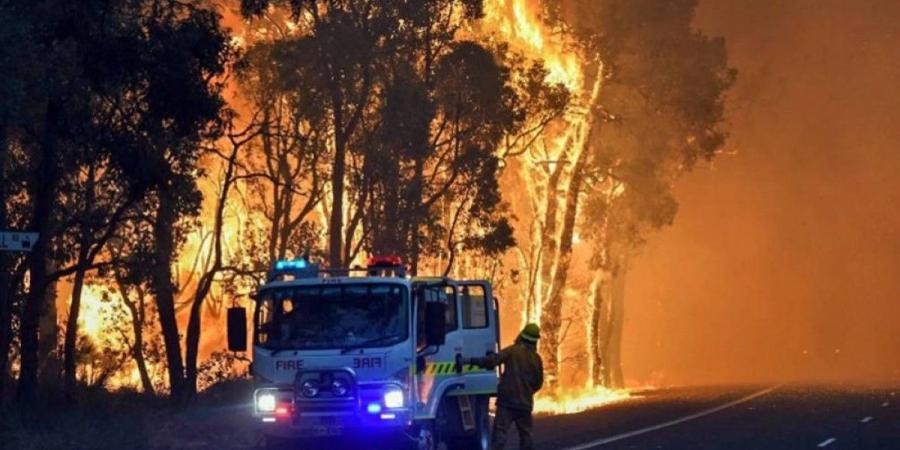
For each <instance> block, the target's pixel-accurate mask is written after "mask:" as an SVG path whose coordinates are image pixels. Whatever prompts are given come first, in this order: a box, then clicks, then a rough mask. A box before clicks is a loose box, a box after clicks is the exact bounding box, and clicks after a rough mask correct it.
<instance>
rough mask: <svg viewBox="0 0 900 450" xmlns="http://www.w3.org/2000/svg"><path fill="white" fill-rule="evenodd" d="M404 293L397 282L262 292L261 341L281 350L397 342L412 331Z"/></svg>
mask: <svg viewBox="0 0 900 450" xmlns="http://www.w3.org/2000/svg"><path fill="white" fill-rule="evenodd" d="M405 292H406V289H405V288H404V287H403V286H401V285H397V284H352V285H317V286H298V287H285V288H272V289H266V290H263V291H261V292H260V296H259V300H258V302H257V308H256V320H255V323H256V333H255V338H256V343H257V344H258V345H260V346H262V347H265V348H269V349H281V350H283V349H298V350H300V349H332V348H348V347H385V346H388V345H393V344H396V343H398V342H401V341H403V340H406V338H407V335H408V328H409V327H408V323H409V319H408V317H409V316H408V315H409V312H408V311H409V307H408V306H407V297H408V296H407V295H405Z"/></svg>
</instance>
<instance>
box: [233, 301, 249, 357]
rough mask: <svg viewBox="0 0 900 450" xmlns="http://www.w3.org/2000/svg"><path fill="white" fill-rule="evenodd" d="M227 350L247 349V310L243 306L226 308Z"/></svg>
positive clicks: (243, 350) (241, 350) (242, 350)
mask: <svg viewBox="0 0 900 450" xmlns="http://www.w3.org/2000/svg"><path fill="white" fill-rule="evenodd" d="M228 350H229V351H232V352H246V351H247V310H246V309H244V308H241V307H234V308H228Z"/></svg>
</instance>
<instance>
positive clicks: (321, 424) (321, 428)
mask: <svg viewBox="0 0 900 450" xmlns="http://www.w3.org/2000/svg"><path fill="white" fill-rule="evenodd" d="M316 422H317V423H315V424H314V425H313V426H312V432H313V434H315V435H316V436H338V435H341V434H343V433H344V427H342V426H341V425H340V424H339V423H338V421H337V418H336V417H319V419H318V420H317V421H316Z"/></svg>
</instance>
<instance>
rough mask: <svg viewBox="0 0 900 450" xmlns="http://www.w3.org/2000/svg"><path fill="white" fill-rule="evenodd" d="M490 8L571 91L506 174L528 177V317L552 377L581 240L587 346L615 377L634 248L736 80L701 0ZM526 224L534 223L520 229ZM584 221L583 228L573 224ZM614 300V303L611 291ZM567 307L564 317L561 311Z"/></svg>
mask: <svg viewBox="0 0 900 450" xmlns="http://www.w3.org/2000/svg"><path fill="white" fill-rule="evenodd" d="M489 6H490V9H491V11H492V13H490V14H488V20H489V22H490V21H493V23H494V24H496V25H495V26H496V28H499V30H500V32H501V33H502V34H503V36H504V38H506V39H508V40H509V41H510V42H511V43H512V44H513V47H514V48H519V49H522V51H524V52H527V53H528V54H536V55H542V56H544V57H545V58H546V61H547V64H548V65H549V66H550V69H551V70H550V74H549V76H556V77H557V79H559V80H561V81H562V82H564V83H565V84H566V86H567V87H569V89H571V90H572V92H573V95H574V104H573V107H572V108H570V109H569V111H568V112H567V113H566V114H565V115H564V116H562V117H561V118H560V119H559V120H557V122H556V123H555V124H554V125H553V126H550V127H547V128H544V129H543V130H542V132H543V135H542V139H543V141H542V142H540V144H539V145H537V146H534V147H532V148H531V149H529V150H527V151H523V154H524V158H523V161H521V162H520V164H519V165H518V169H519V173H518V174H516V173H511V174H508V175H510V176H512V177H513V180H514V181H512V182H511V183H513V184H515V185H521V184H525V185H526V186H527V187H528V188H529V194H530V196H529V197H530V199H529V200H530V202H528V203H524V204H521V203H520V204H519V209H518V210H519V211H523V214H522V216H523V217H526V219H525V220H524V221H523V225H526V227H525V230H520V236H522V238H520V239H519V241H520V244H521V245H520V246H519V248H518V260H519V265H520V273H524V274H525V275H524V280H523V281H524V282H525V288H523V289H521V290H520V297H521V298H522V301H523V308H522V310H523V320H524V321H538V322H541V323H542V325H543V329H544V333H545V337H544V339H543V340H542V346H541V349H542V353H543V354H544V359H545V361H546V368H547V372H548V380H549V381H550V384H551V386H554V385H556V383H557V380H558V378H559V374H560V363H561V362H562V361H563V357H562V355H561V349H563V348H564V346H563V345H562V344H563V340H564V338H565V336H566V333H567V332H568V329H569V328H568V326H569V325H571V321H572V320H574V319H575V318H574V317H573V316H572V314H574V313H573V311H575V310H578V309H580V308H581V306H580V305H568V306H566V305H564V296H563V292H564V289H565V288H566V287H567V286H569V285H570V282H571V280H570V277H569V275H570V271H571V269H572V267H573V258H575V257H576V254H575V252H574V246H575V244H576V243H577V241H576V240H577V239H580V237H584V238H591V240H592V242H591V243H590V244H591V245H590V247H591V248H592V250H591V251H590V254H589V255H587V257H586V258H584V259H582V261H583V264H585V265H587V266H588V270H583V271H579V273H578V274H579V275H581V276H582V278H585V277H584V275H587V276H586V278H587V279H588V280H589V281H588V283H587V285H588V286H589V288H588V289H585V290H586V291H588V292H586V293H585V295H584V298H586V299H587V302H586V303H587V304H588V306H589V316H590V317H589V319H588V320H586V321H585V323H587V325H588V331H587V332H586V336H587V342H588V345H587V349H588V352H587V353H588V356H589V357H590V361H591V367H592V377H591V379H592V381H593V382H594V383H596V384H598V385H599V384H602V385H612V386H618V387H621V386H622V384H623V380H622V377H621V367H620V365H621V362H620V356H619V355H620V352H619V345H620V342H621V330H622V320H623V317H624V314H623V307H624V303H623V296H624V275H625V273H626V271H627V261H628V259H629V258H630V257H631V256H632V255H633V254H634V250H636V249H637V248H638V247H639V245H640V243H641V242H642V239H643V236H644V235H645V234H646V233H647V232H648V231H650V230H652V229H655V228H659V227H661V226H664V225H666V224H668V223H671V221H672V220H673V218H674V214H675V211H676V203H675V201H674V198H673V197H672V194H671V188H672V184H673V182H674V180H675V179H676V177H677V175H678V174H681V173H684V172H686V171H688V170H690V168H691V167H692V166H693V164H694V163H695V162H696V161H698V160H700V159H710V158H712V157H713V156H715V155H716V154H717V152H718V151H719V150H720V149H721V147H722V145H723V143H724V137H725V135H724V132H723V131H722V129H721V123H722V119H723V107H722V104H723V94H724V92H725V91H726V90H727V89H728V87H729V86H730V85H731V83H732V82H733V79H734V71H733V70H731V69H730V68H728V66H727V60H726V55H725V50H724V45H723V42H722V41H721V40H716V39H710V38H708V37H706V36H704V35H702V34H701V33H699V32H698V31H696V30H695V29H693V28H692V26H691V20H692V18H693V13H694V8H695V6H696V2H694V1H691V0H687V1H672V2H662V3H660V2H655V1H617V0H609V1H601V2H581V1H576V0H572V1H563V2H543V3H538V2H529V1H525V0H515V1H512V2H489ZM526 230H527V233H526ZM579 230H580V232H579ZM610 298H611V299H612V300H611V302H610V301H609V300H606V301H605V299H610ZM566 310H568V311H569V314H570V316H569V317H565V316H564V314H565V312H566Z"/></svg>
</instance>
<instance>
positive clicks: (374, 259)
mask: <svg viewBox="0 0 900 450" xmlns="http://www.w3.org/2000/svg"><path fill="white" fill-rule="evenodd" d="M367 265H368V266H369V267H396V266H402V265H403V258H401V257H399V256H397V255H390V256H371V257H369V261H368V262H367Z"/></svg>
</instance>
